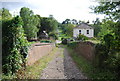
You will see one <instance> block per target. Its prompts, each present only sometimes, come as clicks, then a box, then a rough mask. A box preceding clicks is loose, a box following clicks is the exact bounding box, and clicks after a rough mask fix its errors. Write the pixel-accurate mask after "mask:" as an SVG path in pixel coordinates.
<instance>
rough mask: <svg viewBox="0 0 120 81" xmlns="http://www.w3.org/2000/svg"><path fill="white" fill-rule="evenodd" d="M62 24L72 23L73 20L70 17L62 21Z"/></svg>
mask: <svg viewBox="0 0 120 81" xmlns="http://www.w3.org/2000/svg"><path fill="white" fill-rule="evenodd" d="M62 24H71V20H70V19H66V20H65V21H63V22H62Z"/></svg>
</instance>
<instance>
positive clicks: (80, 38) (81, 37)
mask: <svg viewBox="0 0 120 81" xmlns="http://www.w3.org/2000/svg"><path fill="white" fill-rule="evenodd" d="M77 40H82V41H85V40H88V37H86V36H85V35H82V34H79V35H78V37H77Z"/></svg>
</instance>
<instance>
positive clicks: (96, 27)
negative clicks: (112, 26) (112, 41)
mask: <svg viewBox="0 0 120 81" xmlns="http://www.w3.org/2000/svg"><path fill="white" fill-rule="evenodd" d="M93 23H94V24H93V27H94V35H95V37H99V36H98V33H99V32H100V30H101V26H100V25H101V22H100V20H99V18H96V20H95V21H93Z"/></svg>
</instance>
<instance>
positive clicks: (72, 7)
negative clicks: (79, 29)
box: [0, 0, 104, 23]
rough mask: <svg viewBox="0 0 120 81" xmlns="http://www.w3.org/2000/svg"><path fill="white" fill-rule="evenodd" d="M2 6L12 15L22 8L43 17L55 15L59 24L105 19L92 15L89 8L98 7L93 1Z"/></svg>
mask: <svg viewBox="0 0 120 81" xmlns="http://www.w3.org/2000/svg"><path fill="white" fill-rule="evenodd" d="M1 4H2V5H1ZM0 5H1V6H0V8H2V7H5V8H7V9H9V10H10V13H12V15H15V14H19V11H20V9H21V8H22V7H28V8H30V9H31V10H33V12H34V14H39V15H40V16H41V17H48V16H49V15H53V16H54V18H55V19H56V20H57V21H58V22H62V21H64V20H65V19H67V18H68V19H76V20H81V21H86V22H87V21H88V20H89V21H90V23H92V21H93V20H95V19H96V18H100V19H103V18H104V15H98V14H94V13H92V12H93V11H92V10H91V9H90V8H89V7H91V6H96V5H98V2H94V1H92V0H0Z"/></svg>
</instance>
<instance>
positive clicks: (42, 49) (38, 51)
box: [27, 43, 55, 65]
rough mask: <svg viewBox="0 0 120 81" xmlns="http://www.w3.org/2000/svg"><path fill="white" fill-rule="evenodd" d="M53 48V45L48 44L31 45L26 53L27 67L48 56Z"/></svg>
mask: <svg viewBox="0 0 120 81" xmlns="http://www.w3.org/2000/svg"><path fill="white" fill-rule="evenodd" d="M54 47H55V45H54V44H48V43H35V44H33V45H32V46H31V47H30V49H29V51H28V57H27V65H32V64H33V63H35V62H36V61H38V60H39V59H40V58H42V57H43V56H46V55H48V54H49V53H50V52H51V51H52V50H53V48H54Z"/></svg>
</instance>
